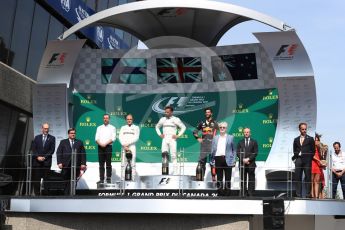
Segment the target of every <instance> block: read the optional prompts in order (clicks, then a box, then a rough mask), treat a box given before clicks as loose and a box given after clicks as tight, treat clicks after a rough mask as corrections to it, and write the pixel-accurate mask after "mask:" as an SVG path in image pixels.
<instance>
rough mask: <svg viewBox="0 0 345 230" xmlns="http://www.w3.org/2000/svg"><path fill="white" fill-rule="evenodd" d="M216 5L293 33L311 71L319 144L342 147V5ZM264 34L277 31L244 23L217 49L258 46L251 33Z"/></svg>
mask: <svg viewBox="0 0 345 230" xmlns="http://www.w3.org/2000/svg"><path fill="white" fill-rule="evenodd" d="M219 1H221V2H227V3H230V4H234V5H238V6H242V7H246V8H249V9H252V10H256V11H259V12H261V13H264V14H267V15H269V16H271V17H274V18H276V19H278V20H280V21H283V22H285V23H286V24H287V25H289V26H292V27H293V28H294V29H295V30H296V32H297V34H298V36H299V38H300V40H301V41H302V43H303V45H304V47H305V48H306V50H307V53H308V55H309V58H310V61H311V64H312V66H313V70H314V76H315V84H316V95H317V125H316V131H317V132H318V133H321V134H322V135H323V136H322V139H321V140H322V142H324V143H327V144H328V145H332V143H333V142H334V141H340V142H341V143H343V145H344V147H345V100H344V99H345V76H344V75H345V74H344V72H345V71H344V68H345V58H344V57H343V56H344V54H345V1H344V0H330V1H321V0H304V1H301V0H299V1H297V0H289V1H282V0H280V1H277V0H265V1H263V0H240V1H235V0H219ZM266 31H277V30H275V29H273V28H271V27H269V26H266V25H264V24H262V23H259V22H255V21H250V22H244V23H241V24H239V25H237V26H236V27H234V28H233V29H231V30H229V31H228V32H227V33H226V34H225V35H224V36H223V37H222V39H221V40H220V42H219V43H218V45H232V44H241V43H253V42H258V41H257V40H256V38H255V37H254V35H252V32H266ZM343 90H344V91H343ZM296 134H297V135H298V130H297V128H296ZM310 135H312V133H310ZM343 149H344V150H345V148H343Z"/></svg>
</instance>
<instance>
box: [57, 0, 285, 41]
mask: <svg viewBox="0 0 345 230" xmlns="http://www.w3.org/2000/svg"><path fill="white" fill-rule="evenodd" d="M248 20H256V21H258V22H261V23H264V24H266V25H269V26H272V27H273V28H276V29H278V30H281V31H285V30H290V29H291V27H289V26H287V25H286V24H285V23H284V22H282V21H279V20H277V19H275V18H272V17H270V16H268V15H265V14H262V13H259V12H257V11H253V10H250V9H247V8H243V7H239V6H236V5H232V4H227V3H222V2H215V1H208V0H147V1H139V2H133V3H128V4H123V5H120V6H116V7H113V8H109V9H107V10H104V11H101V12H98V13H96V14H94V15H92V16H90V17H88V18H86V19H84V20H82V21H80V22H79V23H77V24H75V25H74V26H73V27H71V28H70V29H69V30H67V31H65V32H64V33H63V34H62V35H61V36H60V39H62V40H63V39H65V38H67V37H68V36H70V35H71V34H73V33H75V32H77V31H79V30H80V29H82V28H84V27H87V26H95V25H104V26H110V27H114V28H119V29H122V30H124V31H127V32H129V33H131V34H132V35H134V36H136V37H137V38H138V39H140V40H141V41H143V42H144V43H145V41H147V40H150V39H152V38H157V37H161V36H181V37H186V38H190V39H193V40H196V41H198V42H200V43H202V44H204V45H206V46H216V45H217V43H218V41H219V39H220V38H221V37H222V36H223V35H224V34H225V33H226V32H227V31H228V30H229V29H231V28H232V27H233V26H235V25H237V24H239V23H241V22H244V21H248Z"/></svg>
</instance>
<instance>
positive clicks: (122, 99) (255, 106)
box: [73, 89, 279, 163]
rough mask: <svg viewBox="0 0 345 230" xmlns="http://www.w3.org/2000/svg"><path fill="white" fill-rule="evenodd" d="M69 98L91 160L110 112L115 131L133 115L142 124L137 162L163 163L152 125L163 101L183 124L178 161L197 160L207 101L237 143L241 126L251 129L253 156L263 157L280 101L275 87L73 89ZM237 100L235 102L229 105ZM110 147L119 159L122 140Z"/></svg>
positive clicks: (76, 123) (93, 158)
mask: <svg viewBox="0 0 345 230" xmlns="http://www.w3.org/2000/svg"><path fill="white" fill-rule="evenodd" d="M249 95H250V96H249ZM73 98H74V99H73V100H74V105H75V108H74V116H73V117H74V125H75V127H76V128H77V131H78V138H79V139H81V140H83V141H84V144H85V148H86V151H87V160H88V161H89V162H98V155H97V145H96V143H95V133H96V128H97V126H99V125H101V124H103V114H104V113H108V114H110V116H111V119H110V122H111V124H113V125H114V126H115V127H116V128H117V133H118V132H119V130H120V127H121V126H122V125H125V115H126V114H129V113H131V114H133V116H134V123H135V124H137V125H138V126H139V127H140V138H139V141H138V142H137V145H136V146H137V162H150V163H158V162H161V141H162V140H161V138H160V137H159V136H158V135H157V133H156V131H155V125H156V123H157V122H158V120H159V119H160V117H161V116H163V114H164V107H165V106H166V105H173V106H174V107H175V111H174V114H175V115H176V116H178V117H179V118H180V119H181V120H182V122H184V124H185V125H186V126H187V130H186V132H185V133H184V135H183V136H182V137H181V138H180V139H178V148H177V149H178V152H180V154H179V155H178V157H179V160H180V161H183V162H197V161H198V158H199V148H200V145H199V143H198V142H197V141H196V139H195V138H194V136H193V134H192V132H193V130H194V129H195V127H196V125H197V123H198V122H199V121H201V120H203V119H204V108H205V104H206V105H209V106H210V107H211V108H212V109H213V113H214V117H215V119H216V120H218V121H226V122H228V124H229V130H228V133H230V134H232V135H234V137H235V142H236V143H237V142H238V141H239V140H240V139H241V138H243V134H242V131H243V128H244V127H247V126H248V127H250V128H251V130H252V136H253V138H255V139H257V140H258V143H259V155H258V157H257V160H259V161H265V160H266V158H267V156H268V154H269V152H270V149H271V146H272V143H273V140H274V136H275V132H276V124H277V115H278V100H279V98H278V93H277V90H276V89H261V90H247V91H228V92H205V93H193V94H191V95H181V94H175V93H166V94H161V95H159V96H157V95H156V94H139V95H138V94H135V95H133V94H116V93H107V94H100V93H75V94H74V97H73ZM235 99H236V100H237V103H232V101H233V100H235ZM109 102H111V103H109ZM117 136H118V135H117ZM113 148H114V152H115V153H114V155H113V159H112V160H113V161H115V162H119V161H120V160H121V154H120V150H121V146H120V143H119V142H118V141H116V142H115V144H114V147H113ZM182 158H183V159H182Z"/></svg>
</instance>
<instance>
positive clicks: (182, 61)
mask: <svg viewBox="0 0 345 230" xmlns="http://www.w3.org/2000/svg"><path fill="white" fill-rule="evenodd" d="M156 62H157V76H158V83H159V84H163V83H194V82H202V76H201V70H202V68H201V58H200V57H177V58H157V59H156Z"/></svg>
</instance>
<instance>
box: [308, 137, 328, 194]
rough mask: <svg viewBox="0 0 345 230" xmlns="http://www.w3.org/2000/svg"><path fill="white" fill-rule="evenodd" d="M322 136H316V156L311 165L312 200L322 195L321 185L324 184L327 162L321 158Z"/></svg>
mask: <svg viewBox="0 0 345 230" xmlns="http://www.w3.org/2000/svg"><path fill="white" fill-rule="evenodd" d="M320 138H321V135H319V134H317V133H316V134H315V154H314V157H313V161H312V165H311V181H312V183H311V191H312V192H311V196H312V198H315V199H317V198H319V196H320V193H321V188H323V186H321V183H324V175H323V168H324V167H325V161H324V160H323V158H322V157H321V148H320V147H321V145H320Z"/></svg>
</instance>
